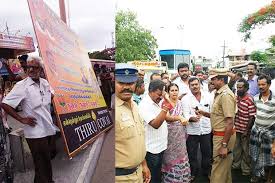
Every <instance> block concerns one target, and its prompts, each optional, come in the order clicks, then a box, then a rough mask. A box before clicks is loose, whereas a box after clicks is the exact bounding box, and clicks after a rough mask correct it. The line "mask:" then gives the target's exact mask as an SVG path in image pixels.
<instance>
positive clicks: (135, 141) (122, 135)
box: [115, 63, 151, 183]
mask: <svg viewBox="0 0 275 183" xmlns="http://www.w3.org/2000/svg"><path fill="white" fill-rule="evenodd" d="M137 79H138V70H137V69H136V68H135V67H134V66H131V65H129V64H125V63H119V64H116V69H115V174H116V176H115V182H117V183H126V182H129V183H143V182H147V183H149V182H150V180H151V173H150V170H149V168H148V166H147V164H146V161H145V154H146V150H145V136H144V131H145V130H144V124H143V120H142V119H141V117H140V115H139V113H138V108H137V105H136V103H135V102H133V100H132V94H133V91H134V89H135V82H136V81H137Z"/></svg>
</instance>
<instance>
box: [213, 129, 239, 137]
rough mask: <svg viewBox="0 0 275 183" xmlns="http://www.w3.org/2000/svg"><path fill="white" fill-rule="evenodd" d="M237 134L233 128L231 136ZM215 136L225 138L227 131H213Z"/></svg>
mask: <svg viewBox="0 0 275 183" xmlns="http://www.w3.org/2000/svg"><path fill="white" fill-rule="evenodd" d="M235 132H236V130H235V128H233V129H232V133H231V135H233V134H234V133H235ZM213 135H214V136H221V137H223V136H224V135H225V131H215V130H213Z"/></svg>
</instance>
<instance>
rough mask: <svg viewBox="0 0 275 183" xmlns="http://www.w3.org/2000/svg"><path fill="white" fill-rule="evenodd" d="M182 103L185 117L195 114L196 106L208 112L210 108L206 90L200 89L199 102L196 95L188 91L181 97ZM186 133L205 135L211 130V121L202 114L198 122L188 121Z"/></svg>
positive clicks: (209, 99)
mask: <svg viewBox="0 0 275 183" xmlns="http://www.w3.org/2000/svg"><path fill="white" fill-rule="evenodd" d="M181 101H182V104H183V114H184V117H185V118H186V119H189V118H190V117H193V116H196V114H195V108H196V106H197V107H198V108H199V109H200V110H203V111H206V112H210V109H211V105H212V103H211V96H210V94H209V93H208V92H204V91H201V100H200V102H199V101H198V100H197V99H196V97H195V96H194V95H193V94H192V93H191V92H190V93H188V94H187V95H185V96H184V97H183V98H182V99H181ZM186 128H187V134H189V135H205V134H209V133H210V132H211V122H210V118H207V117H204V116H202V117H201V118H200V121H199V122H190V123H189V125H187V126H186Z"/></svg>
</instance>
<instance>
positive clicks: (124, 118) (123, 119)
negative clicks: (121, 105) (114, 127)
mask: <svg viewBox="0 0 275 183" xmlns="http://www.w3.org/2000/svg"><path fill="white" fill-rule="evenodd" d="M130 119H131V118H130V116H129V115H128V114H127V113H122V114H121V121H122V122H127V121H129V120H130Z"/></svg>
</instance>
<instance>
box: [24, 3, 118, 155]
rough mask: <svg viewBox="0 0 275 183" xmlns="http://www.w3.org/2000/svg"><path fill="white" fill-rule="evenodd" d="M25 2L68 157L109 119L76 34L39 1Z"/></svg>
mask: <svg viewBox="0 0 275 183" xmlns="http://www.w3.org/2000/svg"><path fill="white" fill-rule="evenodd" d="M28 3H29V9H30V13H31V17H32V22H33V26H34V29H35V34H36V37H37V41H38V45H39V48H40V54H41V56H42V58H43V61H44V65H45V72H46V75H47V79H48V81H49V83H50V85H51V86H52V88H53V89H54V92H55V95H54V104H55V110H56V113H57V114H58V119H59V125H60V128H61V132H62V135H63V138H64V140H65V144H66V148H67V152H68V155H69V156H70V157H72V156H74V155H75V154H76V153H77V152H78V151H79V150H81V149H82V148H84V147H85V146H86V145H87V144H89V143H91V141H93V140H94V139H95V138H96V137H97V136H98V135H99V134H100V133H102V132H104V131H106V130H107V129H109V128H111V126H112V125H113V122H112V120H111V117H110V114H109V111H108V110H107V107H106V103H105V101H104V98H103V95H102V93H101V90H100V87H99V85H98V83H97V79H96V76H95V73H94V71H93V69H92V65H91V62H90V60H89V57H88V53H87V50H85V48H84V47H83V44H82V43H81V42H80V40H79V38H78V37H77V35H76V34H75V33H74V32H72V31H71V30H70V29H69V28H68V27H67V25H66V24H65V23H64V22H62V21H61V19H60V18H59V17H58V16H57V15H56V14H55V13H54V12H53V11H52V10H51V9H50V8H49V7H48V6H47V5H46V4H45V3H44V2H43V0H28ZM34 100H35V99H34Z"/></svg>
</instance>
